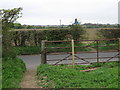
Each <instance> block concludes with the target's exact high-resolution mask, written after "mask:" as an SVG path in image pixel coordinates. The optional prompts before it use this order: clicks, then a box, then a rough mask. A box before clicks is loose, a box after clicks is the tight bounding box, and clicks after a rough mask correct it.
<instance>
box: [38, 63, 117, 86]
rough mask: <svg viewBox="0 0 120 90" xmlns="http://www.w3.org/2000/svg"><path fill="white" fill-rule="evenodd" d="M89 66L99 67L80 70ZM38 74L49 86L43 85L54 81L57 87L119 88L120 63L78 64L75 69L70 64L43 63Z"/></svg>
mask: <svg viewBox="0 0 120 90" xmlns="http://www.w3.org/2000/svg"><path fill="white" fill-rule="evenodd" d="M98 66H99V67H98ZM88 67H98V68H97V69H96V70H94V71H90V72H81V71H80V70H86V69H87V68H88ZM41 75H42V76H41ZM37 76H38V77H39V76H41V78H39V79H42V80H45V81H46V82H45V83H47V86H43V87H50V84H49V83H51V82H52V83H53V85H54V87H55V88H118V63H104V64H103V63H101V64H99V65H98V64H91V65H87V66H84V65H76V66H75V69H73V68H71V66H70V65H58V66H52V65H46V64H43V65H40V66H39V67H38V69H37ZM43 77H47V78H46V79H44V78H43ZM43 83H44V82H43ZM39 85H40V86H41V84H40V83H39ZM54 87H53V88H54Z"/></svg>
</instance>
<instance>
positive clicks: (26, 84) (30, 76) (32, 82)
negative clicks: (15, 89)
mask: <svg viewBox="0 0 120 90" xmlns="http://www.w3.org/2000/svg"><path fill="white" fill-rule="evenodd" d="M37 82H38V80H37V78H36V71H35V70H27V71H26V73H25V75H24V77H23V79H22V82H21V83H20V87H21V88H42V87H40V86H38V85H37Z"/></svg>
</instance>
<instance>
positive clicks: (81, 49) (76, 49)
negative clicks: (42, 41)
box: [47, 42, 91, 52]
mask: <svg viewBox="0 0 120 90" xmlns="http://www.w3.org/2000/svg"><path fill="white" fill-rule="evenodd" d="M74 45H75V47H76V46H85V44H82V43H80V42H79V43H75V44H74ZM47 47H48V49H47V51H48V52H71V51H72V48H57V49H52V48H50V47H72V46H71V42H63V43H52V44H49V45H47ZM90 50H91V49H90V48H82V47H81V48H80V47H79V48H75V52H80V51H90Z"/></svg>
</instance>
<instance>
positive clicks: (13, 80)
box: [2, 57, 26, 88]
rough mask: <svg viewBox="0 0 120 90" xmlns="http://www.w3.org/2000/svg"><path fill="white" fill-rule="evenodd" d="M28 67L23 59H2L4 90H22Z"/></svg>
mask: <svg viewBox="0 0 120 90" xmlns="http://www.w3.org/2000/svg"><path fill="white" fill-rule="evenodd" d="M25 71H26V67H25V64H24V62H23V61H22V60H21V59H18V58H15V59H12V58H9V57H7V58H3V59H2V88H20V86H19V84H20V82H21V80H22V78H23V75H24V72H25Z"/></svg>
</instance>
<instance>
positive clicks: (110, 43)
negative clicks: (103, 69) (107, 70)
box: [41, 39, 120, 65]
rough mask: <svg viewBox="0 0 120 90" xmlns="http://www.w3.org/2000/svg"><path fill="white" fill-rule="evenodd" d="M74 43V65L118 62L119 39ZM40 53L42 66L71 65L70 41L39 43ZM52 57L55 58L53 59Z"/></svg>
mask: <svg viewBox="0 0 120 90" xmlns="http://www.w3.org/2000/svg"><path fill="white" fill-rule="evenodd" d="M74 43H75V46H74V48H75V54H74V60H75V64H91V63H95V62H110V61H120V39H102V40H74ZM41 52H42V53H41V63H42V64H45V63H48V64H53V65H57V64H71V61H72V59H71V58H70V57H71V55H72V44H71V40H64V41H45V40H43V41H42V43H41ZM50 57H51V59H50ZM54 57H56V58H55V59H54ZM59 57H60V58H59ZM62 62H63V63H62Z"/></svg>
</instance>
